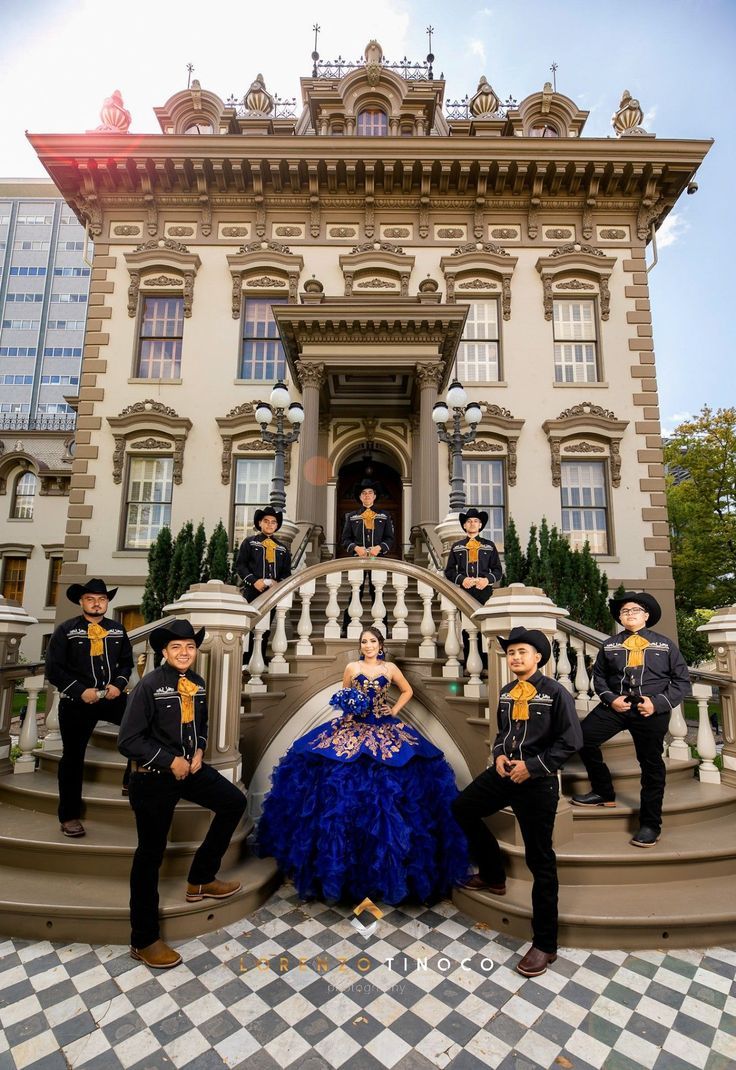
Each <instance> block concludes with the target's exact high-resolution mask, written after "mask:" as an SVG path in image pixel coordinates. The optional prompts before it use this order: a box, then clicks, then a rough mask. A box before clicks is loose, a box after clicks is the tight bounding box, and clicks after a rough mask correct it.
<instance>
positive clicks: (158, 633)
mask: <svg viewBox="0 0 736 1070" xmlns="http://www.w3.org/2000/svg"><path fill="white" fill-rule="evenodd" d="M176 639H193V640H194V642H195V643H196V644H197V647H200V646H201V645H202V640H203V639H204V628H200V629H199V631H198V632H195V630H194V628H193V627H192V625H191V624H190V622H189V621H188V620H173V621H172V622H171V624H168V625H166V624H164V625H162V626H161V627H160V628H154V629H153V631H152V632H151V634H150V636H149V637H148V641H149V643H150V644H151V646H152V647H153V649H154V650H155V651H156V653H157V654H160V653H161V651H162V650H163V649H164V647H165V646H168V644H169V643H171V642H173V641H174V640H176Z"/></svg>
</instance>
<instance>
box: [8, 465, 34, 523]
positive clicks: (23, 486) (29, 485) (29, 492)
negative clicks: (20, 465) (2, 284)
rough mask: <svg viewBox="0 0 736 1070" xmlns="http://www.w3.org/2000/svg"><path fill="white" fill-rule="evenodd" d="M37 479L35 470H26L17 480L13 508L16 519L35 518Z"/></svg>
mask: <svg viewBox="0 0 736 1070" xmlns="http://www.w3.org/2000/svg"><path fill="white" fill-rule="evenodd" d="M36 484H37V480H36V477H35V476H34V474H33V472H24V473H23V475H21V476H18V478H17V479H16V481H15V493H14V495H13V508H12V511H11V514H10V515H11V516H12V518H13V519H14V520H33V499H34V498H35V496H36Z"/></svg>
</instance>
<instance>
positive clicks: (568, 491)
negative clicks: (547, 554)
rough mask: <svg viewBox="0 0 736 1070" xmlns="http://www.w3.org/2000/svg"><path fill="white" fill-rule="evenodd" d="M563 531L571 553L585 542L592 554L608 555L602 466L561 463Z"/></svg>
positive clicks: (603, 466) (603, 468)
mask: <svg viewBox="0 0 736 1070" xmlns="http://www.w3.org/2000/svg"><path fill="white" fill-rule="evenodd" d="M561 499H562V531H563V533H564V534H565V535H566V536H567V538H568V539H569V541H570V545H571V546H572V547H573V549H582V548H583V546H584V544H585V541H586V539H587V541H588V543H589V544H590V551H591V553H594V554H606V553H608V517H607V506H608V502H607V500H606V476H605V465H604V464H603V463H602V462H598V461H586V462H579V461H563V463H562V488H561Z"/></svg>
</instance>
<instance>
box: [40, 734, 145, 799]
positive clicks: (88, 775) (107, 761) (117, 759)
mask: <svg viewBox="0 0 736 1070" xmlns="http://www.w3.org/2000/svg"><path fill="white" fill-rule="evenodd" d="M35 753H36V755H37V756H38V768H39V769H40V770H43V771H44V772H47V773H51V774H52V775H53V776H56V775H57V769H58V766H59V759H60V758H61V753H62V752H61V750H57V749H56V748H53V749H52V748H51V747H43V748H40V749H39V750H37V751H36V752H35ZM125 765H126V761H125V758H124V757H123V756H122V754H120V753H119V752H118V751H115V750H110V749H108V748H107V747H98V746H96V745H95V744H94V743H89V744H88V745H87V752H86V754H85V756H84V781H85V784H111V785H116V786H117V788H118V789H120V787H121V785H122V782H123V773H124V772H125Z"/></svg>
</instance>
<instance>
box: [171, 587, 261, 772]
mask: <svg viewBox="0 0 736 1070" xmlns="http://www.w3.org/2000/svg"><path fill="white" fill-rule="evenodd" d="M164 612H165V613H166V614H167V615H169V614H172V615H174V616H176V617H185V618H186V619H187V620H189V621H190V622H191V625H192V627H193V628H194V630H195V631H198V630H199V629H200V628H202V627H203V628H205V629H206V634H205V638H204V642H203V643H202V645H201V647H200V648H199V653H198V655H197V661H196V662H195V665H194V670H195V672H198V673H199V675H200V676H203V677H204V678H205V680H206V681H207V709H208V711H209V738H208V741H207V755H206V757H207V761H208V762H209V764H210V765H212V766H214V767H215V769H217V771H218V772H220V773H222V775H223V776H224V777H227V779H228V780H230V781H232V782H233V783H236V782H237V781H239V780H240V779H241V773H242V762H241V757H240V705H241V694H242V689H243V640H244V638H245V636H246V635H247V634H248V632H249V631H250V628H251V624H252V620H253V618H254V617H256V616H257V611H256V610H255V609H253V607H252V606H251V605H250V604H249V603H248V602H246V601H245V600H244V598H243V596H242V595H241V593H240V591H239V590H238V588H237V587H230V586H229V585H228V584H226V583H222V581H221V580H210V581H209V583H195V584H193V586H191V587H190V588H189V590H188V591H185V593H184V594H183V595H182V596H181V598H179V599H178V600H177V601H176V602H173V603H172V604H171V605H169V606H165V607H164Z"/></svg>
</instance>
